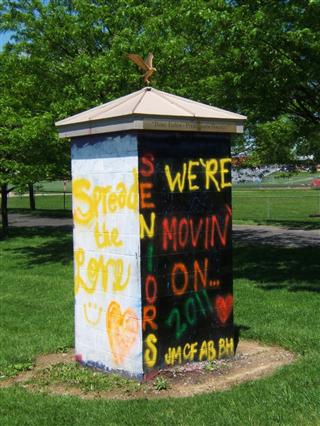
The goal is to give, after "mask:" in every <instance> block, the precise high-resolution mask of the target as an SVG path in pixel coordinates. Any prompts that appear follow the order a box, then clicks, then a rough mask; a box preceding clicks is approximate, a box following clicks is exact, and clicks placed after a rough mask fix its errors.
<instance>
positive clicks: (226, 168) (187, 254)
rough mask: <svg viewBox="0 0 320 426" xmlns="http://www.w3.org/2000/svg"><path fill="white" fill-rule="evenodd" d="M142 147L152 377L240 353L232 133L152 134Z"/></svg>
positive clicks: (146, 325)
mask: <svg viewBox="0 0 320 426" xmlns="http://www.w3.org/2000/svg"><path fill="white" fill-rule="evenodd" d="M138 152H139V187H140V214H141V215H142V217H141V216H140V226H141V232H142V234H141V283H142V317H143V324H142V326H143V340H144V345H143V357H144V371H145V374H146V375H148V374H149V373H150V372H151V371H152V370H154V369H157V368H159V367H163V366H170V365H177V364H180V363H181V364H182V363H184V362H190V361H207V360H213V359H216V358H221V357H225V356H230V355H233V353H234V347H233V333H234V330H233V312H232V306H233V296H232V239H231V159H230V138H229V136H228V135H223V134H207V133H177V132H168V133H164V132H148V133H143V134H139V135H138ZM179 173H180V174H179Z"/></svg>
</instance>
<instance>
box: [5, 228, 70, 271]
mask: <svg viewBox="0 0 320 426" xmlns="http://www.w3.org/2000/svg"><path fill="white" fill-rule="evenodd" d="M14 237H18V238H26V239H27V240H29V241H30V243H31V244H30V245H25V246H22V247H19V248H8V249H6V250H7V251H10V252H11V253H14V254H17V255H23V259H24V261H25V262H26V263H27V264H28V265H30V266H36V265H41V264H46V263H62V264H68V263H70V262H72V252H73V247H72V232H71V230H70V227H58V228H54V227H42V228H31V227H30V228H29V227H28V228H11V229H10V233H9V236H8V239H10V238H14ZM34 238H37V239H39V238H40V239H39V243H37V244H33V243H32V240H33V239H34Z"/></svg>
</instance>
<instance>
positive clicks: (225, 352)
mask: <svg viewBox="0 0 320 426" xmlns="http://www.w3.org/2000/svg"><path fill="white" fill-rule="evenodd" d="M232 355H234V342H233V338H232V337H230V338H229V339H228V338H227V337H226V338H223V337H221V338H220V339H219V358H222V357H225V356H232Z"/></svg>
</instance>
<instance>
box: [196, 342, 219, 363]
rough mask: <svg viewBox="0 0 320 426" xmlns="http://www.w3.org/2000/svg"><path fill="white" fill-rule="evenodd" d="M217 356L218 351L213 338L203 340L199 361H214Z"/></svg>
mask: <svg viewBox="0 0 320 426" xmlns="http://www.w3.org/2000/svg"><path fill="white" fill-rule="evenodd" d="M216 358H217V351H216V348H215V347H214V341H213V340H208V342H207V341H206V340H204V341H203V342H202V345H201V348H200V353H199V361H213V360H214V359H216Z"/></svg>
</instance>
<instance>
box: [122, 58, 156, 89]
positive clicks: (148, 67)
mask: <svg viewBox="0 0 320 426" xmlns="http://www.w3.org/2000/svg"><path fill="white" fill-rule="evenodd" d="M127 57H128V58H129V59H130V61H132V62H134V63H135V64H136V65H138V67H139V68H140V69H141V70H142V71H144V74H143V81H144V82H145V83H146V84H147V85H148V86H149V84H150V78H151V77H152V76H153V74H154V73H155V72H156V71H157V69H156V68H154V67H153V65H152V61H153V54H152V53H151V52H150V53H149V54H148V56H147V57H146V59H145V60H143V59H142V58H141V56H140V55H136V54H135V53H128V54H127Z"/></svg>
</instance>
